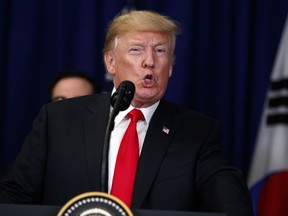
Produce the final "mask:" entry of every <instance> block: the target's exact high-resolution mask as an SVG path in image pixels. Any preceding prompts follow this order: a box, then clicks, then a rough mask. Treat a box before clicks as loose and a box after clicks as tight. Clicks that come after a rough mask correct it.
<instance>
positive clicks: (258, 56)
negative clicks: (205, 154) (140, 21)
mask: <svg viewBox="0 0 288 216" xmlns="http://www.w3.org/2000/svg"><path fill="white" fill-rule="evenodd" d="M124 7H134V8H136V9H150V10H155V11H158V12H160V13H163V14H165V15H169V16H171V17H172V18H174V19H176V20H178V21H179V22H180V23H181V25H182V29H183V32H182V35H180V36H179V38H178V44H177V48H176V56H177V57H176V65H175V69H174V74H173V77H172V78H171V80H170V85H169V88H168V91H167V94H166V98H168V99H170V100H172V101H175V102H177V103H179V104H182V105H184V106H187V107H189V108H191V109H194V110H196V111H200V112H203V113H205V114H207V115H210V116H212V117H214V118H216V119H218V120H219V121H220V122H221V124H222V125H223V129H224V135H225V136H224V141H223V146H224V149H225V151H226V152H227V154H228V155H229V157H230V158H231V160H232V162H233V164H234V165H236V166H237V167H239V168H240V169H242V170H243V171H244V174H247V171H248V168H249V163H250V159H251V155H252V152H253V148H254V141H255V137H256V134H257V129H258V124H259V119H260V116H261V112H262V107H263V103H264V98H265V94H266V89H267V87H268V84H269V78H270V77H269V76H270V73H271V70H272V66H273V62H274V58H275V54H276V51H277V46H278V43H279V39H280V36H281V33H282V28H283V25H284V21H285V18H286V15H287V11H288V1H287V0H273V1H272V0H217V1H216V0H179V1H175V0H138V1H132V0H130V1H127V0H126V1H124V0H114V1H113V0H102V1H101V0H97V1H96V0H25V1H23V0H0V47H1V48H0V168H1V169H3V168H4V167H6V166H7V165H9V164H10V163H11V162H12V161H13V160H14V159H15V157H16V154H17V153H18V152H19V150H20V148H21V145H22V143H23V140H24V138H25V136H26V135H27V133H28V132H29V131H30V129H31V125H32V121H33V119H34V118H35V116H36V114H37V113H38V111H39V109H40V107H41V105H43V104H44V103H47V102H49V98H48V89H49V85H50V83H51V80H52V79H53V77H54V76H55V75H56V74H57V73H58V72H59V71H60V70H62V69H81V70H84V71H87V73H88V74H89V75H91V76H92V77H93V78H95V79H96V80H97V82H99V83H100V84H101V85H102V86H103V88H104V89H105V90H109V88H110V87H111V83H109V82H108V81H106V79H105V70H104V66H103V63H102V56H101V51H102V47H103V43H104V36H105V31H106V26H107V24H108V23H109V21H110V20H111V19H112V18H113V17H114V16H115V15H116V14H117V13H119V12H120V11H121V10H122V9H123V8H124Z"/></svg>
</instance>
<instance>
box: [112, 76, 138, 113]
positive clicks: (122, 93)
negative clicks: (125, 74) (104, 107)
mask: <svg viewBox="0 0 288 216" xmlns="http://www.w3.org/2000/svg"><path fill="white" fill-rule="evenodd" d="M134 94H135V85H134V84H133V83H132V82H131V81H129V80H125V81H123V82H121V83H120V85H119V86H118V88H117V90H116V92H115V93H114V94H113V95H112V97H111V101H110V103H111V105H112V107H114V106H115V105H116V101H117V100H120V102H119V111H123V110H126V109H127V108H128V107H129V106H130V103H131V101H132V99H133V97H134Z"/></svg>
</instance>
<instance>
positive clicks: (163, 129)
mask: <svg viewBox="0 0 288 216" xmlns="http://www.w3.org/2000/svg"><path fill="white" fill-rule="evenodd" d="M162 131H163V132H164V133H166V134H169V131H170V130H169V128H167V127H165V126H163V128H162Z"/></svg>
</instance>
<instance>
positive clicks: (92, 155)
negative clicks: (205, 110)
mask: <svg viewBox="0 0 288 216" xmlns="http://www.w3.org/2000/svg"><path fill="white" fill-rule="evenodd" d="M109 101H110V95H109V94H98V95H92V96H85V97H80V98H73V99H69V100H64V101H60V102H55V103H51V104H48V105H45V106H43V108H42V109H41V111H40V113H39V115H38V117H37V118H36V119H35V121H34V124H33V130H32V131H31V133H30V134H29V135H28V136H27V138H26V140H25V143H24V145H23V148H22V150H21V152H20V154H19V155H18V157H17V159H16V161H15V164H14V166H13V168H12V169H11V172H10V173H9V174H8V175H7V176H6V177H4V178H3V179H2V181H1V182H0V201H1V202H14V203H34V204H35V203H39V204H53V205H63V204H64V203H65V202H67V201H68V200H69V199H71V198H73V197H74V196H76V195H78V194H81V193H84V192H88V191H99V190H100V177H101V170H100V169H101V161H102V149H103V143H104V136H105V130H106V125H107V122H108V118H109V108H110V103H109ZM164 127H166V128H168V129H169V132H168V131H163V128H164ZM220 139H221V133H220V127H219V126H218V124H217V123H216V121H214V120H213V119H211V118H209V117H207V116H204V115H202V114H199V113H196V112H192V111H191V110H188V109H185V108H182V107H179V106H177V105H175V104H173V103H170V102H167V101H164V100H162V101H161V102H160V104H159V106H158V108H157V109H156V111H155V113H154V115H153V117H152V119H151V122H150V125H149V129H148V131H147V134H146V138H145V141H144V145H143V149H142V153H141V157H140V161H139V166H138V171H137V176H136V182H135V190H134V197H133V201H132V208H144V209H163V210H185V211H206V212H208V211H213V212H226V213H229V214H230V215H233V216H236V215H239V216H240V215H241V216H248V215H252V210H251V209H252V208H251V203H250V196H249V192H248V190H247V186H246V183H245V181H244V179H243V177H242V174H241V173H240V172H239V170H237V169H235V168H234V167H232V166H231V165H230V163H229V161H228V159H227V158H226V157H225V155H224V153H223V151H222V149H221V148H220V145H219V142H220Z"/></svg>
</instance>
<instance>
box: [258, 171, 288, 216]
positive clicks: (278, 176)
mask: <svg viewBox="0 0 288 216" xmlns="http://www.w3.org/2000/svg"><path fill="white" fill-rule="evenodd" d="M287 201H288V171H287V172H279V173H275V174H273V175H271V176H270V177H269V178H268V179H267V181H266V182H265V185H264V187H263V189H262V191H261V192H260V196H259V200H258V214H257V215H259V216H274V215H275V216H276V215H277V216H287V215H288V202H287Z"/></svg>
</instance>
